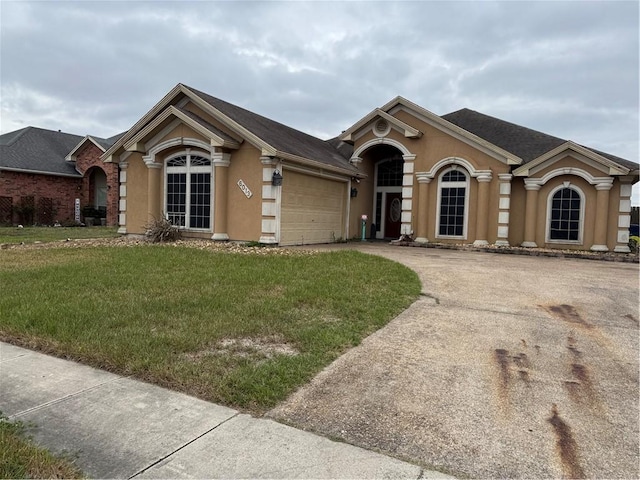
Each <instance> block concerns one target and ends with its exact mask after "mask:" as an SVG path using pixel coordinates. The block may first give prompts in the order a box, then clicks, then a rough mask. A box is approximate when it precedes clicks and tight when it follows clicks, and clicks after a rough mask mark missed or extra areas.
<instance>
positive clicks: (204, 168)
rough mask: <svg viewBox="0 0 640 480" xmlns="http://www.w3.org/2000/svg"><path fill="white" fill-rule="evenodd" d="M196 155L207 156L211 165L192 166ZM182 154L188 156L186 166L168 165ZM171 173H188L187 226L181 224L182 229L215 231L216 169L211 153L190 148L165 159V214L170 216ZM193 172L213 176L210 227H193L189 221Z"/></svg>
mask: <svg viewBox="0 0 640 480" xmlns="http://www.w3.org/2000/svg"><path fill="white" fill-rule="evenodd" d="M192 155H193V156H194V157H202V158H206V159H207V160H209V162H210V165H198V166H195V167H194V166H191V156H192ZM182 156H186V157H187V162H186V163H187V164H186V165H185V166H183V167H182V166H181V167H169V166H167V165H168V163H169V162H170V161H171V160H173V159H175V158H177V157H182ZM170 173H184V174H186V180H187V181H186V184H187V190H186V197H185V199H186V206H185V219H184V223H185V226H184V227H183V226H180V227H179V228H180V230H185V231H190V232H213V209H214V205H213V199H214V191H213V188H214V182H215V179H214V176H213V174H214V170H213V161H212V160H211V155H209V154H208V153H206V152H201V151H199V150H198V151H193V152H192V151H191V149H190V148H188V149H186V150H183V151H181V152H176V153H173V154H171V155H170V156H169V157H167V158H166V159H165V160H164V195H163V197H164V201H163V203H164V214H165V217H167V218H168V216H169V213H168V207H167V184H168V176H169V174H170ZM192 173H210V174H211V177H210V182H211V188H210V191H211V193H210V200H209V202H210V203H209V205H210V209H211V210H210V213H209V225H210V227H209V228H191V227H189V222H190V216H191V214H190V210H191V174H192Z"/></svg>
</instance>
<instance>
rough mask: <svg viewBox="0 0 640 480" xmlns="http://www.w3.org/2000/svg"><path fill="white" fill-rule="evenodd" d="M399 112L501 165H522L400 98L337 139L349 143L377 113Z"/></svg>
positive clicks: (503, 151) (496, 148) (503, 152)
mask: <svg viewBox="0 0 640 480" xmlns="http://www.w3.org/2000/svg"><path fill="white" fill-rule="evenodd" d="M400 110H402V111H404V112H407V113H409V114H410V115H412V116H414V117H416V118H417V119H419V120H421V121H423V122H424V123H427V124H428V125H430V126H432V127H434V128H437V129H438V130H440V131H443V132H445V133H447V134H448V135H451V136H453V137H455V138H457V139H458V140H461V141H463V142H465V143H467V144H469V145H471V146H473V147H474V148H477V149H479V150H481V151H483V152H485V153H487V154H488V155H490V156H492V157H493V158H496V159H497V160H499V161H501V162H503V163H507V164H509V165H520V164H521V163H522V159H521V158H519V157H518V156H517V155H514V154H513V153H512V152H509V151H507V150H504V149H502V148H500V147H499V146H497V145H494V144H492V143H491V142H488V141H487V140H486V139H484V138H482V137H480V136H477V135H475V134H473V133H472V132H468V131H467V130H465V129H463V128H460V127H459V126H457V125H455V124H453V123H451V122H449V121H447V120H446V119H443V118H441V117H439V116H438V115H436V114H435V113H432V112H430V111H429V110H427V109H425V108H423V107H420V106H419V105H417V104H415V103H413V102H411V101H409V100H407V99H406V98H403V97H400V96H398V97H396V98H394V99H393V100H391V101H390V102H388V103H386V104H385V105H383V106H382V107H380V108H379V109H375V110H373V111H372V112H371V113H369V114H368V115H366V116H365V117H363V118H362V119H360V120H359V121H358V122H356V123H355V124H354V125H353V126H352V127H350V128H349V129H347V130H346V131H345V132H344V133H343V134H342V135H340V137H339V138H340V139H341V140H343V141H351V140H350V139H351V138H353V136H354V135H355V134H356V132H357V131H358V130H359V129H361V128H363V127H364V126H365V125H367V124H369V122H370V121H372V119H373V118H375V117H376V116H377V115H379V114H378V111H382V112H384V113H386V114H388V115H389V116H391V117H393V115H394V114H395V113H397V112H398V111H400ZM394 118H395V117H394ZM396 120H397V119H396ZM397 121H399V120H397ZM412 128H413V127H412Z"/></svg>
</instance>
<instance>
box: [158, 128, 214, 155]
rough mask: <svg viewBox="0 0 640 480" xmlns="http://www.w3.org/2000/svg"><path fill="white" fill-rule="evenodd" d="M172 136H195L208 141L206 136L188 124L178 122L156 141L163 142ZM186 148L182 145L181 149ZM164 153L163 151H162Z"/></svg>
mask: <svg viewBox="0 0 640 480" xmlns="http://www.w3.org/2000/svg"><path fill="white" fill-rule="evenodd" d="M172 138H196V139H198V140H202V141H203V142H207V143H208V142H209V139H208V138H205V137H204V136H202V135H200V134H199V133H197V132H196V131H195V130H194V129H193V128H191V127H189V126H188V125H184V124H182V123H181V124H180V125H178V126H177V127H176V128H174V129H173V130H171V132H169V133H168V134H167V135H165V136H164V137H162V139H161V140H160V141H159V142H158V143H162V142H165V141H167V140H171V139H172ZM185 148H188V146H184V147H182V149H185ZM163 153H164V152H163Z"/></svg>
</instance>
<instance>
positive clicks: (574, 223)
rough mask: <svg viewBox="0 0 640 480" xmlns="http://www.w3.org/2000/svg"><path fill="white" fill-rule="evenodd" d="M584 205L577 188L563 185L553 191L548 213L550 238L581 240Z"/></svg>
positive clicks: (554, 239)
mask: <svg viewBox="0 0 640 480" xmlns="http://www.w3.org/2000/svg"><path fill="white" fill-rule="evenodd" d="M582 207H583V201H582V195H581V192H579V191H578V189H577V188H575V187H569V186H564V185H563V186H562V187H559V188H558V189H556V190H555V191H553V192H552V193H551V194H550V205H549V213H548V218H549V225H548V235H547V238H548V240H550V241H564V242H575V243H579V242H581V241H582V234H581V230H582V228H581V219H582Z"/></svg>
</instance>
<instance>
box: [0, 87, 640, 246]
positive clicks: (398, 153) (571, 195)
mask: <svg viewBox="0 0 640 480" xmlns="http://www.w3.org/2000/svg"><path fill="white" fill-rule="evenodd" d="M15 133H17V132H14V134H15ZM14 134H7V135H14ZM3 141H4V140H3ZM89 148H91V149H92V152H93V153H92V155H95V154H99V159H100V161H102V162H103V163H102V168H103V170H104V172H105V174H106V175H107V184H108V185H109V186H111V187H112V188H110V189H108V193H107V196H108V200H107V204H108V205H107V212H108V214H109V215H114V214H115V210H117V212H118V218H117V223H118V224H119V232H120V233H122V234H143V233H144V231H145V226H146V225H147V224H148V222H149V220H151V219H153V218H160V217H163V216H164V217H166V218H168V219H169V220H170V221H171V222H173V223H174V224H175V225H177V226H179V228H181V229H183V232H184V236H186V237H193V238H207V239H213V240H239V241H259V242H261V243H265V244H278V245H296V244H313V243H327V242H334V241H338V240H341V239H347V238H353V237H360V236H361V235H362V233H363V232H364V233H365V234H366V235H367V236H372V237H375V238H380V239H393V238H398V237H399V236H400V235H402V234H408V235H413V236H414V238H415V241H416V242H420V243H427V242H440V243H464V244H474V245H487V244H496V245H523V246H526V247H535V246H540V247H549V248H569V249H591V250H595V251H608V250H615V251H618V252H627V251H628V250H629V249H628V245H627V243H628V227H629V224H630V211H631V201H630V197H631V188H632V184H633V183H635V182H637V181H638V178H639V173H640V172H639V166H638V164H637V163H635V162H631V161H629V160H625V159H622V158H618V157H615V156H613V155H610V154H607V153H604V152H600V151H597V150H594V149H591V148H588V147H586V146H582V145H578V144H576V143H574V142H571V141H568V140H564V139H560V138H556V137H552V136H550V135H546V134H544V133H541V132H537V131H534V130H530V129H527V128H525V127H521V126H518V125H514V124H512V123H509V122H505V121H502V120H499V119H497V118H493V117H490V116H487V115H483V114H481V113H478V112H475V111H472V110H468V109H463V110H459V111H457V112H453V113H450V114H447V115H443V116H438V115H435V114H433V113H431V112H429V111H428V110H426V109H424V108H422V107H420V106H418V105H416V104H414V103H412V102H410V101H408V100H406V99H404V98H402V97H397V98H395V99H393V100H392V101H390V102H389V103H387V104H386V105H384V106H382V107H380V108H376V109H374V110H372V111H371V112H370V113H368V114H367V115H365V116H364V117H363V118H362V119H360V120H359V121H357V122H356V123H355V124H354V125H352V126H351V127H349V128H348V129H347V130H345V131H344V132H343V133H342V134H341V135H340V136H338V137H336V138H333V139H331V140H326V141H324V140H320V139H318V138H315V137H313V136H310V135H307V134H305V133H302V132H300V131H298V130H295V129H293V128H290V127H288V126H285V125H283V124H281V123H278V122H276V121H274V120H271V119H269V118H266V117H263V116H260V115H258V114H255V113H253V112H250V111H248V110H245V109H243V108H240V107H238V106H236V105H232V104H230V103H227V102H225V101H223V100H220V99H218V98H215V97H212V96H210V95H208V94H207V93H204V92H201V91H199V90H196V89H194V88H191V87H188V86H186V85H183V84H178V85H176V86H175V87H174V88H173V89H172V90H171V91H170V92H169V93H168V94H167V95H165V97H163V98H162V99H161V100H160V101H159V102H158V103H157V104H156V105H155V106H154V107H153V108H152V109H151V110H150V111H149V112H147V114H145V115H144V116H143V117H142V118H141V119H140V120H139V121H138V122H137V123H136V124H135V125H133V127H131V129H129V130H128V131H127V132H125V133H124V134H121V135H120V136H117V137H112V139H107V140H104V141H101V140H99V139H95V138H92V137H84V139H81V140H80V141H78V143H77V144H76V146H75V147H74V148H73V149H72V150H70V151H69V153H67V154H66V156H65V161H66V162H72V163H73V162H75V167H76V170H77V171H78V172H81V171H82V172H84V177H83V178H85V177H86V172H87V171H88V170H87V169H86V167H84V166H83V165H85V163H84V160H82V153H83V151H84V150H83V149H89ZM96 148H97V150H96ZM91 158H92V159H93V160H92V161H95V157H91ZM86 165H89V164H88V163H87V164H86ZM91 165H92V166H94V165H96V164H95V163H91ZM67 166H70V165H67ZM3 173H4V172H0V174H3ZM116 175H117V179H115V176H116ZM94 184H95V182H94ZM0 185H2V184H1V183H0ZM115 185H117V186H118V187H117V189H116V188H114V187H115ZM2 188H4V187H0V194H1V195H3V193H2V191H3V190H2ZM88 191H89V194H90V192H91V188H89V189H88ZM94 198H95V197H94ZM115 202H117V206H116V205H115Z"/></svg>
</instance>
